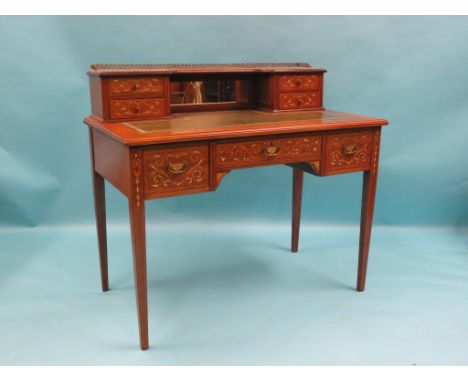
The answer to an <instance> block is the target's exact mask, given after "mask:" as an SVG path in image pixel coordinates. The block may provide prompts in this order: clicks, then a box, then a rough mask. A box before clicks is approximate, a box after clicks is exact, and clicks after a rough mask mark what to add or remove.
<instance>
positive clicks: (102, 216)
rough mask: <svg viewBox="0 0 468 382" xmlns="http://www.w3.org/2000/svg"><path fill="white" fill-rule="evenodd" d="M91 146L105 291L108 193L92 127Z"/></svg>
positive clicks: (107, 276)
mask: <svg viewBox="0 0 468 382" xmlns="http://www.w3.org/2000/svg"><path fill="white" fill-rule="evenodd" d="M89 142H90V147H91V175H92V177H91V178H92V182H93V195H94V211H95V216H96V229H97V237H98V250H99V266H100V269H101V288H102V291H103V292H106V291H108V290H109V275H108V265H107V232H106V195H105V185H104V178H103V177H102V176H101V175H100V174H99V173H97V172H96V171H95V161H94V152H95V151H94V145H93V135H92V130H91V128H90V129H89Z"/></svg>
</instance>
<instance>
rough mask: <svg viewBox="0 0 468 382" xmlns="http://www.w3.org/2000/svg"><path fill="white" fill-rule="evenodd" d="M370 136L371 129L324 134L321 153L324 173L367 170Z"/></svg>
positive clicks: (370, 150)
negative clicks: (322, 151)
mask: <svg viewBox="0 0 468 382" xmlns="http://www.w3.org/2000/svg"><path fill="white" fill-rule="evenodd" d="M372 136H373V134H372V131H360V132H354V133H336V134H326V135H325V136H324V139H325V142H324V153H323V163H324V173H325V175H331V174H337V173H341V172H351V171H364V170H368V169H369V168H370V161H371V155H372Z"/></svg>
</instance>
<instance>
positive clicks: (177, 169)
mask: <svg viewBox="0 0 468 382" xmlns="http://www.w3.org/2000/svg"><path fill="white" fill-rule="evenodd" d="M187 168H188V162H187V161H183V162H169V163H168V164H167V171H169V172H170V173H172V174H181V173H183V172H184V171H185V170H187Z"/></svg>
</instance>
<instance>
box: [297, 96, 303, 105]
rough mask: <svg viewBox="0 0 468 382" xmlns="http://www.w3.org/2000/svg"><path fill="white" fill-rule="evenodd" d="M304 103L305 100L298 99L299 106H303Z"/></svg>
mask: <svg viewBox="0 0 468 382" xmlns="http://www.w3.org/2000/svg"><path fill="white" fill-rule="evenodd" d="M303 103H304V100H303V99H302V98H298V99H297V100H296V104H297V106H300V105H302V104H303Z"/></svg>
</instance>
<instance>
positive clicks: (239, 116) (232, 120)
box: [124, 110, 369, 133]
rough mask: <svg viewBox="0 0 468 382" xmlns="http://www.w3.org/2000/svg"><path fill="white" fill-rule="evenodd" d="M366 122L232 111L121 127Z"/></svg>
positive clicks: (330, 115)
mask: <svg viewBox="0 0 468 382" xmlns="http://www.w3.org/2000/svg"><path fill="white" fill-rule="evenodd" d="M365 120H369V117H364V116H360V115H356V114H349V113H340V112H334V111H331V110H323V111H322V110H320V111H310V112H297V113H287V114H275V113H269V112H262V111H258V110H232V111H216V112H199V113H180V114H177V115H176V116H175V117H174V118H172V119H160V120H151V121H141V122H127V123H124V125H125V126H127V127H129V128H131V129H133V130H136V131H138V132H140V133H154V132H170V131H180V130H194V129H205V128H221V127H222V128H226V127H230V126H231V127H234V128H235V127H239V126H254V125H262V124H283V123H294V122H301V123H304V122H313V123H317V124H322V123H324V124H325V123H333V122H359V121H365Z"/></svg>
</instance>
